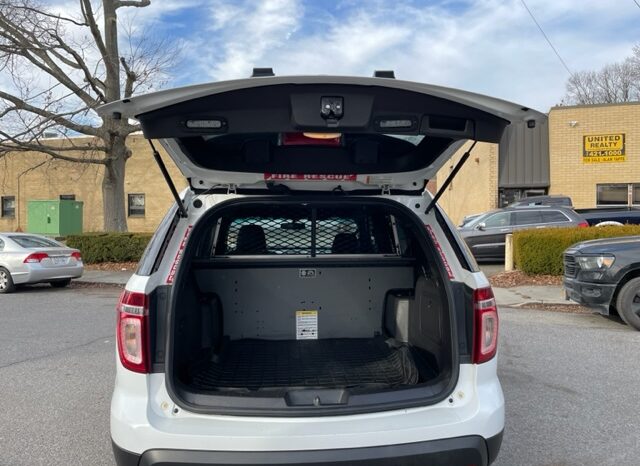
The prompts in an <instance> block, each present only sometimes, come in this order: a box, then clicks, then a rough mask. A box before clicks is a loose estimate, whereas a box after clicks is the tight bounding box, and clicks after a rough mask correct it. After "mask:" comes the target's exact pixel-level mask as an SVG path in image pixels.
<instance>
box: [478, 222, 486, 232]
mask: <svg viewBox="0 0 640 466" xmlns="http://www.w3.org/2000/svg"><path fill="white" fill-rule="evenodd" d="M485 228H487V225H486V224H485V223H484V222H480V223H478V224H477V225H476V230H480V231H484V229H485Z"/></svg>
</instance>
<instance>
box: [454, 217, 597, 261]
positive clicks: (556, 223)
mask: <svg viewBox="0 0 640 466" xmlns="http://www.w3.org/2000/svg"><path fill="white" fill-rule="evenodd" d="M586 226H589V225H588V223H587V222H586V221H585V220H584V219H582V218H581V217H580V216H579V215H578V214H576V213H575V212H574V211H573V209H568V208H566V207H549V206H535V207H506V208H504V209H498V210H493V211H491V212H487V213H485V214H483V215H481V216H479V217H477V218H476V219H474V220H473V221H471V222H470V223H468V224H466V225H465V226H463V227H461V228H459V229H458V231H459V232H460V234H461V235H462V237H463V238H464V240H465V241H466V242H467V245H468V246H469V248H470V249H471V252H472V253H473V255H474V257H475V258H476V259H477V260H479V261H501V260H504V244H505V237H506V236H507V234H509V233H513V232H515V231H518V230H526V229H531V228H547V227H586Z"/></svg>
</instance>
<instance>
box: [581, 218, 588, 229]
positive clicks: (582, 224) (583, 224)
mask: <svg viewBox="0 0 640 466" xmlns="http://www.w3.org/2000/svg"><path fill="white" fill-rule="evenodd" d="M588 226H589V222H587V221H586V220H583V221H582V222H580V223H578V228H587V227H588Z"/></svg>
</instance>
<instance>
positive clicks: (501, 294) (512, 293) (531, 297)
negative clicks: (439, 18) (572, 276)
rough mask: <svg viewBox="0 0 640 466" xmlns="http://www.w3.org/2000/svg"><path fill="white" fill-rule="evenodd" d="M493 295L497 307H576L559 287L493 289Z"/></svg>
mask: <svg viewBox="0 0 640 466" xmlns="http://www.w3.org/2000/svg"><path fill="white" fill-rule="evenodd" d="M493 293H494V295H495V297H496V303H497V304H498V305H499V306H509V307H520V306H524V305H532V304H553V305H562V306H578V304H577V303H574V302H573V301H568V300H566V299H565V297H564V289H563V288H562V287H561V286H551V285H541V286H515V287H513V288H499V287H494V288H493Z"/></svg>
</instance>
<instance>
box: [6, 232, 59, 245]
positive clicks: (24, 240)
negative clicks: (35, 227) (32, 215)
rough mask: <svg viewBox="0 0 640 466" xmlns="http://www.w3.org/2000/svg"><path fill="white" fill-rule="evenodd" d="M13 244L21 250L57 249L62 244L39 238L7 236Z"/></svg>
mask: <svg viewBox="0 0 640 466" xmlns="http://www.w3.org/2000/svg"><path fill="white" fill-rule="evenodd" d="M9 238H11V239H12V240H13V241H14V242H15V243H17V244H18V245H19V246H22V247H23V248H59V247H61V246H62V244H60V243H57V242H55V241H53V240H50V239H47V238H41V237H39V236H23V235H20V236H18V235H16V236H9Z"/></svg>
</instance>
